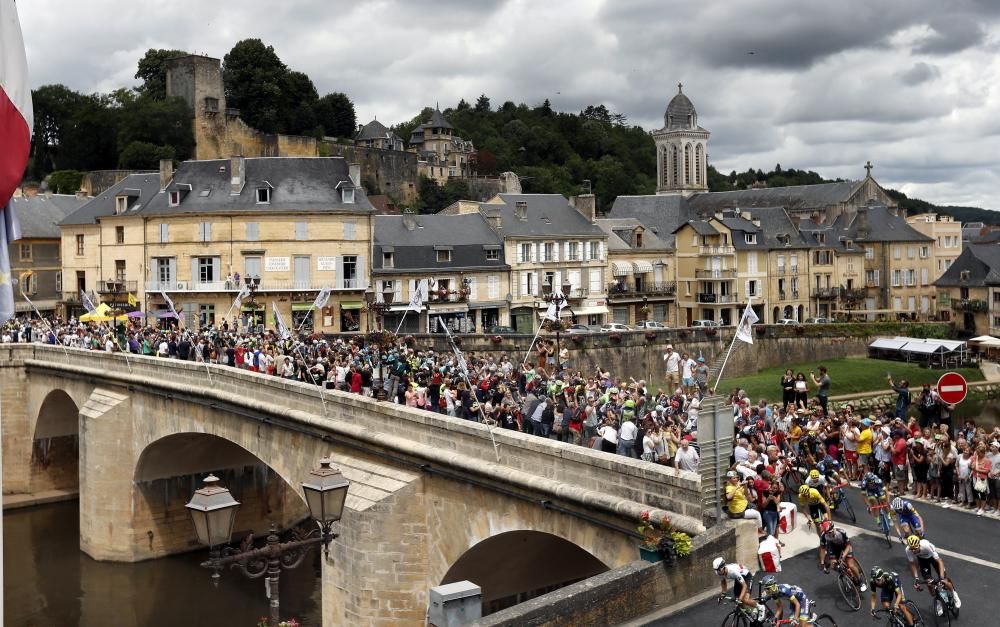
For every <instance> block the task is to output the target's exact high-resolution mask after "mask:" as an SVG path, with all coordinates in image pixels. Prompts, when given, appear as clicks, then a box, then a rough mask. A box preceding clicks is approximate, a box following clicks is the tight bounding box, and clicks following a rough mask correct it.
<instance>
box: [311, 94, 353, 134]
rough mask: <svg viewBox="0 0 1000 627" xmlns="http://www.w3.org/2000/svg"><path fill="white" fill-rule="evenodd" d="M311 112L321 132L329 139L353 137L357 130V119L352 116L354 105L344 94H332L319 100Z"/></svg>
mask: <svg viewBox="0 0 1000 627" xmlns="http://www.w3.org/2000/svg"><path fill="white" fill-rule="evenodd" d="M313 111H315V113H316V123H317V124H319V125H320V126H322V127H323V132H324V134H326V135H329V136H331V137H353V136H354V132H355V130H356V129H357V118H356V117H355V114H354V103H353V102H351V99H350V98H348V97H347V96H346V95H345V94H342V93H340V92H334V93H331V94H327V95H325V96H323V97H322V98H320V99H319V100H318V101H317V102H316V104H315V105H313Z"/></svg>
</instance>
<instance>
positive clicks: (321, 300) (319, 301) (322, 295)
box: [313, 287, 332, 309]
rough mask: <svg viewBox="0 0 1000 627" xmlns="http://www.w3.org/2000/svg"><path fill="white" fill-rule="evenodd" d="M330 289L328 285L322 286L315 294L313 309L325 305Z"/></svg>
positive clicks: (328, 299) (328, 298)
mask: <svg viewBox="0 0 1000 627" xmlns="http://www.w3.org/2000/svg"><path fill="white" fill-rule="evenodd" d="M331 291H332V290H331V289H330V288H328V287H324V288H323V289H321V290H320V291H319V294H318V295H317V296H316V300H314V301H313V309H318V308H320V307H326V304H327V303H328V302H329V301H330V292H331Z"/></svg>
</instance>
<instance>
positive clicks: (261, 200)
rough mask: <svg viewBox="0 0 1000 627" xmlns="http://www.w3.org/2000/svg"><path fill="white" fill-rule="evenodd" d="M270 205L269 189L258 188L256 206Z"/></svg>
mask: <svg viewBox="0 0 1000 627" xmlns="http://www.w3.org/2000/svg"><path fill="white" fill-rule="evenodd" d="M270 203H271V188H270V187H258V188H257V204H258V205H268V204H270Z"/></svg>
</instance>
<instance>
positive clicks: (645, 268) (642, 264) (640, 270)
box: [635, 261, 653, 274]
mask: <svg viewBox="0 0 1000 627" xmlns="http://www.w3.org/2000/svg"><path fill="white" fill-rule="evenodd" d="M652 271H653V264H651V263H649V262H648V261H637V262H635V273H636V274H646V273H647V272H652Z"/></svg>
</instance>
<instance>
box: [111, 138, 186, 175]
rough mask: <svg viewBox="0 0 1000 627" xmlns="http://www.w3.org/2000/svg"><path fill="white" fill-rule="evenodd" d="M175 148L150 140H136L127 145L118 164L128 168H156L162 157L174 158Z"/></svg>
mask: <svg viewBox="0 0 1000 627" xmlns="http://www.w3.org/2000/svg"><path fill="white" fill-rule="evenodd" d="M173 158H174V149H173V148H172V147H170V146H157V145H156V144H150V143H148V142H139V141H135V142H132V143H130V144H129V145H128V146H125V149H124V150H122V152H121V156H120V157H119V159H118V166H119V167H121V168H124V169H126V170H155V169H157V168H159V166H160V160H161V159H173Z"/></svg>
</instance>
